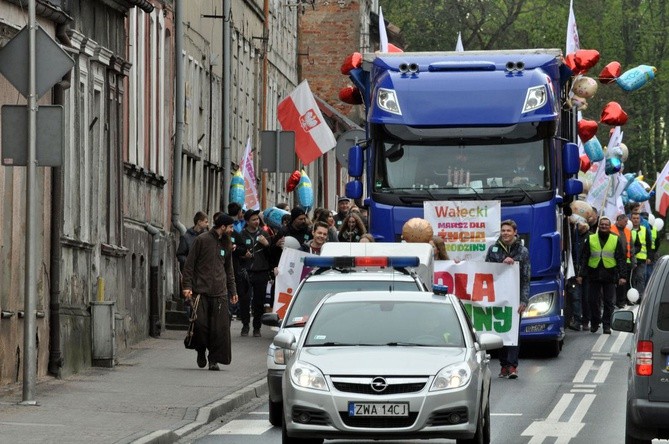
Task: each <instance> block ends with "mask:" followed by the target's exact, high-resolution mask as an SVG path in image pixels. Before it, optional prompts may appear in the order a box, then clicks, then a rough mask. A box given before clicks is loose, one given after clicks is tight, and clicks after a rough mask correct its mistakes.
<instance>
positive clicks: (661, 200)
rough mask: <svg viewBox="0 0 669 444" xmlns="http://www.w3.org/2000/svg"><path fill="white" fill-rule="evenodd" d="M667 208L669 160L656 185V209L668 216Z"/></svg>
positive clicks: (668, 203)
mask: <svg viewBox="0 0 669 444" xmlns="http://www.w3.org/2000/svg"><path fill="white" fill-rule="evenodd" d="M667 208H669V162H667V164H666V165H665V166H664V168H663V169H662V172H661V173H660V175H659V176H658V177H657V182H656V186H655V211H657V212H658V213H660V214H661V215H662V217H666V216H667ZM649 214H650V213H649Z"/></svg>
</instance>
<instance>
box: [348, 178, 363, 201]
mask: <svg viewBox="0 0 669 444" xmlns="http://www.w3.org/2000/svg"><path fill="white" fill-rule="evenodd" d="M346 197H350V198H351V199H360V198H362V182H361V181H359V180H357V179H356V180H352V181H351V182H348V183H346Z"/></svg>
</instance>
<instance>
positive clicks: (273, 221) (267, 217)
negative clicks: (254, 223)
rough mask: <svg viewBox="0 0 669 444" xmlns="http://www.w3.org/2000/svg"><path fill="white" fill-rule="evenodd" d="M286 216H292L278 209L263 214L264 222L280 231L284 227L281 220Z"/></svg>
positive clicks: (274, 208)
mask: <svg viewBox="0 0 669 444" xmlns="http://www.w3.org/2000/svg"><path fill="white" fill-rule="evenodd" d="M286 214H290V212H288V211H286V210H282V209H281V208H277V207H272V208H267V209H266V210H265V211H263V212H262V220H263V221H265V223H266V224H267V225H269V226H270V227H272V228H273V229H275V230H278V229H279V228H281V227H282V226H283V224H282V223H281V219H283V216H285V215H286Z"/></svg>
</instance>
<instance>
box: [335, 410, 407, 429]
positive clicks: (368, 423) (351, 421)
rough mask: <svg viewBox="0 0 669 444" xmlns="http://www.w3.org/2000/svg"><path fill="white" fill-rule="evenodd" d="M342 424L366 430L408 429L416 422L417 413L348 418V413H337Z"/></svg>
mask: <svg viewBox="0 0 669 444" xmlns="http://www.w3.org/2000/svg"><path fill="white" fill-rule="evenodd" d="M339 417H340V418H341V420H342V422H343V423H344V424H346V425H347V426H349V427H361V428H366V429H389V428H394V427H409V426H411V425H413V423H414V422H416V418H417V417H418V412H409V416H406V417H397V416H385V417H381V416H348V412H339Z"/></svg>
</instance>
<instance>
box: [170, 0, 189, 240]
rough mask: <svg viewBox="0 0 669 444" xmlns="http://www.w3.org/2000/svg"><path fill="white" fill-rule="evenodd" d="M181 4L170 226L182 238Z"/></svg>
mask: <svg viewBox="0 0 669 444" xmlns="http://www.w3.org/2000/svg"><path fill="white" fill-rule="evenodd" d="M183 2H184V0H175V1H174V54H175V56H174V57H175V58H176V60H175V61H174V66H175V68H176V73H175V75H176V82H175V83H176V88H175V95H176V97H175V99H176V100H175V110H174V113H175V114H176V134H175V135H174V159H173V163H174V166H173V169H172V226H174V228H176V229H177V230H179V233H180V234H181V235H182V236H183V235H184V234H186V227H185V226H184V224H182V223H181V221H180V220H179V212H180V211H181V158H182V150H183V148H182V147H183V140H184V110H185V96H184V80H185V77H184V60H183V49H184V25H183V22H184V20H183V6H184V5H183Z"/></svg>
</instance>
